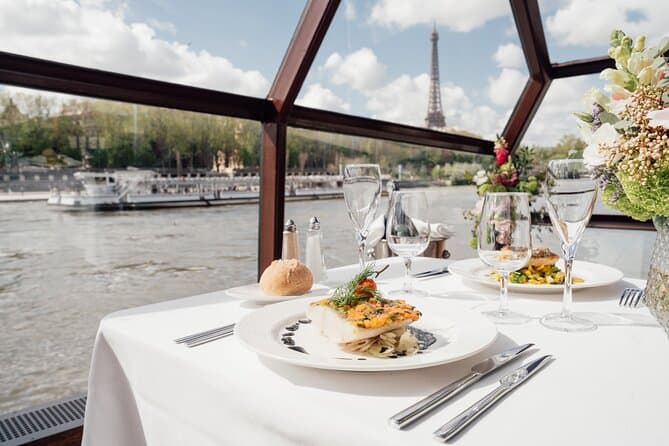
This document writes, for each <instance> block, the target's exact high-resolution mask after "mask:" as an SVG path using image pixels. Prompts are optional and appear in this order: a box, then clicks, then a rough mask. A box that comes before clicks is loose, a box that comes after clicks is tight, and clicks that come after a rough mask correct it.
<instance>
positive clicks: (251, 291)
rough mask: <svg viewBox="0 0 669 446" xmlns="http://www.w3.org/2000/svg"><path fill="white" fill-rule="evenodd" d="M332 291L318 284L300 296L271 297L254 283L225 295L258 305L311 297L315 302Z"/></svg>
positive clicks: (233, 289) (229, 291) (231, 290)
mask: <svg viewBox="0 0 669 446" xmlns="http://www.w3.org/2000/svg"><path fill="white" fill-rule="evenodd" d="M330 291H331V288H330V287H328V286H325V285H321V284H318V283H316V284H314V286H312V287H311V290H309V291H308V292H306V293H304V294H300V295H299V296H270V295H268V294H265V293H263V291H262V290H261V289H260V284H258V283H254V284H253V285H244V286H238V287H235V288H230V289H228V290H225V294H227V295H228V296H230V297H232V298H233V299H240V300H248V301H251V302H254V303H257V304H275V303H277V302H283V301H286V300H293V299H299V298H302V297H309V298H311V299H314V300H315V299H318V298H324V297H327V296H328V294H329V293H330Z"/></svg>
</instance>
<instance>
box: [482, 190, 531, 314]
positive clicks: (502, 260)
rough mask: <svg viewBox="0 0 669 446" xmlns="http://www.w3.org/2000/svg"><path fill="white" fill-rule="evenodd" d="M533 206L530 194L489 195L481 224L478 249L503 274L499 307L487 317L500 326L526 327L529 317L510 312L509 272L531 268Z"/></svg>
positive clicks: (500, 280) (507, 193)
mask: <svg viewBox="0 0 669 446" xmlns="http://www.w3.org/2000/svg"><path fill="white" fill-rule="evenodd" d="M530 226H531V225H530V204H529V197H528V195H527V194H526V193H520V192H494V193H487V194H486V195H485V198H484V201H483V209H482V211H481V220H480V223H479V229H478V237H477V244H478V246H477V248H478V254H479V257H480V258H481V260H482V261H483V263H485V264H486V265H488V266H491V267H492V268H494V269H495V271H497V273H498V274H499V284H500V287H499V288H500V294H499V307H498V308H497V309H496V310H492V311H484V312H483V314H485V315H486V316H488V317H490V318H491V319H492V320H493V321H495V322H496V323H499V324H523V323H525V322H528V321H529V320H530V317H529V316H526V315H524V314H521V313H516V312H512V311H509V301H508V289H507V288H508V283H509V273H511V272H513V271H517V270H519V269H521V268H523V267H524V266H525V265H527V262H529V260H530V258H531V257H532V238H531V235H530Z"/></svg>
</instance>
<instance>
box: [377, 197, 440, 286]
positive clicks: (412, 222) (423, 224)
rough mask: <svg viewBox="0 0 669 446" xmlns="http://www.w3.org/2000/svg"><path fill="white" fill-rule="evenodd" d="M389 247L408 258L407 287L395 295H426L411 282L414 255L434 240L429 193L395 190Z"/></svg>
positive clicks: (405, 261) (405, 263)
mask: <svg viewBox="0 0 669 446" xmlns="http://www.w3.org/2000/svg"><path fill="white" fill-rule="evenodd" d="M386 240H387V241H388V247H389V248H390V249H391V250H392V251H393V252H394V253H395V254H396V255H398V256H400V257H402V259H403V260H404V269H405V274H404V287H403V288H402V289H401V290H394V291H391V293H393V294H403V295H413V296H417V295H425V294H426V293H425V292H422V291H418V290H414V289H413V287H412V284H411V257H414V256H417V255H419V254H421V253H422V252H423V251H425V249H426V248H427V245H428V244H429V242H430V221H429V207H428V202H427V196H426V195H425V192H418V191H395V192H393V193H392V195H391V197H390V205H389V209H388V222H387V225H386Z"/></svg>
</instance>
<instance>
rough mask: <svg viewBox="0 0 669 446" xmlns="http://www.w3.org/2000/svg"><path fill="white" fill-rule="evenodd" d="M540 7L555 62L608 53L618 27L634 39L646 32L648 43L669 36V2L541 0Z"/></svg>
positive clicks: (547, 39)
mask: <svg viewBox="0 0 669 446" xmlns="http://www.w3.org/2000/svg"><path fill="white" fill-rule="evenodd" d="M539 9H540V10H541V18H542V20H543V25H544V31H545V32H546V42H547V44H548V52H549V54H550V58H551V61H552V62H554V63H555V62H565V61H568V60H574V59H587V58H591V57H597V56H605V55H606V51H607V50H608V47H609V35H610V34H611V31H613V30H614V29H622V30H623V31H625V33H627V34H628V35H630V36H632V37H634V38H635V37H637V36H638V35H640V34H644V35H646V36H647V38H648V42H657V41H659V39H660V38H661V37H662V36H665V35H669V31H668V30H667V20H666V17H667V13H669V3H667V2H658V1H654V0H638V1H630V0H610V1H607V2H594V1H583V0H539Z"/></svg>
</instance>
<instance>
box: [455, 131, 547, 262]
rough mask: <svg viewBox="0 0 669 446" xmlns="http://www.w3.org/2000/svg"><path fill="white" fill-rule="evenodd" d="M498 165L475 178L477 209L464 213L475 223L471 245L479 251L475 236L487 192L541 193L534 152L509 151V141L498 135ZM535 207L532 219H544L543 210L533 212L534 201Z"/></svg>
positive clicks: (525, 150) (532, 194)
mask: <svg viewBox="0 0 669 446" xmlns="http://www.w3.org/2000/svg"><path fill="white" fill-rule="evenodd" d="M494 151H495V165H494V166H493V168H492V170H490V171H489V172H486V171H485V170H479V171H478V172H476V175H474V177H473V179H472V181H474V184H476V193H477V194H478V196H479V200H478V202H477V203H476V206H475V207H474V209H471V210H467V211H465V212H464V217H465V219H466V220H471V221H473V222H474V227H473V228H472V239H471V240H470V246H471V247H472V248H473V249H476V234H477V231H478V225H479V219H480V216H481V208H482V207H483V197H484V196H485V194H486V193H487V192H527V193H528V194H530V196H535V195H538V194H539V180H540V179H539V178H538V176H537V175H536V174H534V173H533V168H536V166H534V167H533V162H534V158H535V157H534V150H533V149H531V148H529V147H520V148H519V149H518V150H517V151H516V152H515V153H514V154H513V155H511V153H510V151H509V145H508V143H507V142H506V140H505V139H504V138H503V137H502V136H499V135H497V138H496V139H495V147H494ZM530 203H531V204H532V208H533V209H532V214H533V215H532V217H533V218H532V220H533V221H538V220H543V213H544V210H543V208H542V209H539V210H536V209H534V207H535V206H534V200H532V199H531V200H530Z"/></svg>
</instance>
